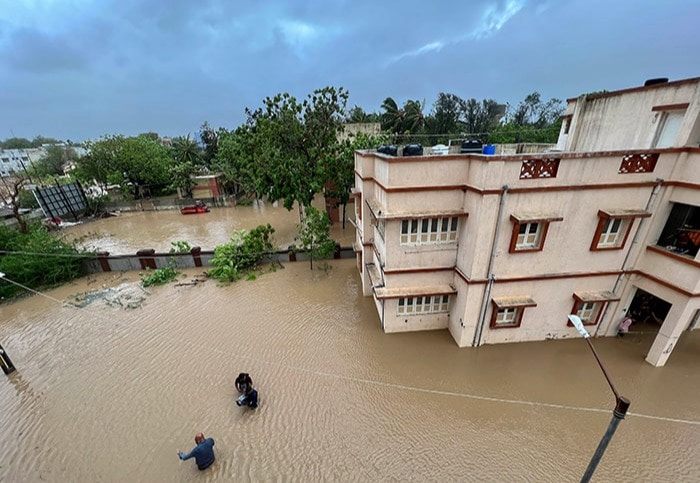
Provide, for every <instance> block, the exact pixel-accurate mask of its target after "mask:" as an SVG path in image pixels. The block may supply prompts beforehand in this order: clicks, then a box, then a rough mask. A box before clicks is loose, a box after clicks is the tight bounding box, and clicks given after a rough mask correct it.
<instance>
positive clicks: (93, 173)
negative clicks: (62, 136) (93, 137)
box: [76, 136, 173, 198]
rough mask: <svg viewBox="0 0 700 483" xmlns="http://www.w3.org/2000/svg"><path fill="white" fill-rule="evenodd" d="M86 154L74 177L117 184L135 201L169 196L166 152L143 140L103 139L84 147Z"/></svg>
mask: <svg viewBox="0 0 700 483" xmlns="http://www.w3.org/2000/svg"><path fill="white" fill-rule="evenodd" d="M87 150H88V154H87V155H86V156H83V157H82V158H80V160H79V161H78V166H77V169H76V177H78V178H79V179H82V180H85V181H87V182H91V181H92V180H93V179H94V180H96V181H97V182H98V183H100V184H102V185H105V184H112V183H114V184H119V185H120V186H121V188H122V190H123V192H124V193H131V195H132V196H134V197H135V198H141V197H143V196H145V195H149V194H156V195H157V194H164V193H168V192H172V188H171V179H170V174H171V173H170V168H171V166H172V165H173V160H172V156H171V154H170V151H169V148H168V147H166V146H163V145H162V144H161V143H160V142H157V141H153V140H152V139H150V138H148V137H144V136H137V137H130V138H125V137H123V136H106V137H104V138H102V139H100V140H99V141H95V142H90V143H87Z"/></svg>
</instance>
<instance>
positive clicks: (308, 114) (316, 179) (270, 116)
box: [254, 87, 348, 219]
mask: <svg viewBox="0 0 700 483" xmlns="http://www.w3.org/2000/svg"><path fill="white" fill-rule="evenodd" d="M347 99H348V93H347V91H345V89H343V88H342V87H340V88H338V89H336V88H335V87H324V88H323V89H317V90H315V91H314V92H313V93H312V94H309V96H307V98H306V99H305V100H304V101H303V102H298V101H297V100H296V98H294V97H293V96H291V95H289V94H288V93H284V94H278V95H276V96H275V97H272V98H270V97H268V98H266V99H265V101H264V109H263V110H261V111H259V112H258V114H257V115H256V116H254V122H255V124H256V127H259V128H261V129H262V130H264V132H265V133H266V135H267V136H269V138H268V141H267V143H266V150H265V151H266V152H265V153H264V156H265V158H266V160H267V162H266V165H267V166H268V167H269V168H270V169H269V171H268V176H269V178H270V179H269V181H270V183H271V185H270V189H269V191H268V192H267V195H268V197H269V198H270V199H271V201H276V200H283V201H284V206H285V207H286V208H287V209H288V210H291V209H292V206H293V205H294V203H295V202H297V203H298V204H299V209H300V219H301V218H302V213H303V209H304V208H305V207H308V206H310V205H311V202H312V200H313V198H314V196H315V195H316V194H317V193H320V192H321V191H322V189H323V186H324V185H325V183H326V181H328V165H329V164H331V163H332V162H333V159H334V158H335V157H336V156H337V152H338V149H339V145H338V133H339V132H340V130H341V129H342V126H343V119H344V114H345V106H346V103H347Z"/></svg>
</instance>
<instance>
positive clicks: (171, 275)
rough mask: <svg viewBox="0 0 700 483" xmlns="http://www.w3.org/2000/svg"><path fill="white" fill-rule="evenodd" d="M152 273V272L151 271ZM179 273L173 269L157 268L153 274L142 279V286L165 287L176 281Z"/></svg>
mask: <svg viewBox="0 0 700 483" xmlns="http://www.w3.org/2000/svg"><path fill="white" fill-rule="evenodd" d="M149 272H150V270H149ZM178 273H179V272H178V271H177V270H175V269H174V268H172V267H162V268H156V269H155V270H153V272H150V273H148V274H147V275H144V276H143V277H141V285H143V286H144V287H151V286H153V285H164V284H166V283H170V282H172V281H173V280H175V279H176V278H177V276H178Z"/></svg>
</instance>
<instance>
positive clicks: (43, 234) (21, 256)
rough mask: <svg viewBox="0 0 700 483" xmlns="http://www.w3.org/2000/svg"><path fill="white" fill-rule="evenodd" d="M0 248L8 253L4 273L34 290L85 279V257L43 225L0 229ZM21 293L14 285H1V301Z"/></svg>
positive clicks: (2, 259)
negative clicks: (79, 278) (82, 262)
mask: <svg viewBox="0 0 700 483" xmlns="http://www.w3.org/2000/svg"><path fill="white" fill-rule="evenodd" d="M0 247H2V250H4V251H5V253H4V254H3V255H2V256H0V272H3V273H5V274H6V275H7V278H9V279H11V280H13V281H15V282H18V283H20V284H22V285H25V286H27V287H29V288H31V289H37V290H38V289H42V288H47V287H51V286H55V285H57V284H59V283H62V282H66V281H69V280H73V279H75V278H77V277H80V276H81V275H82V268H81V260H82V259H83V258H85V257H84V254H82V253H81V252H80V251H79V250H78V249H77V248H75V246H73V245H71V244H68V243H66V242H64V241H60V240H58V239H57V238H54V237H53V236H51V234H50V233H49V232H48V230H47V229H46V227H44V226H42V225H41V224H39V223H30V224H29V225H28V226H27V229H26V231H22V230H18V229H16V228H13V227H10V226H5V225H0ZM37 254H41V255H37ZM21 290H22V289H21V288H20V287H18V286H16V285H14V284H9V283H0V300H2V299H8V298H10V297H12V296H13V295H15V294H17V293H18V292H20V291H21Z"/></svg>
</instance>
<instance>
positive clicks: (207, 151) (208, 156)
mask: <svg viewBox="0 0 700 483" xmlns="http://www.w3.org/2000/svg"><path fill="white" fill-rule="evenodd" d="M199 139H200V140H201V141H202V145H203V146H204V149H203V151H202V162H203V163H204V166H207V167H209V166H211V164H212V163H213V162H214V159H215V158H216V153H217V152H218V150H219V133H218V132H217V131H215V130H214V129H213V128H212V127H211V126H209V123H208V122H206V121H205V122H204V124H202V126H201V127H200V128H199Z"/></svg>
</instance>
